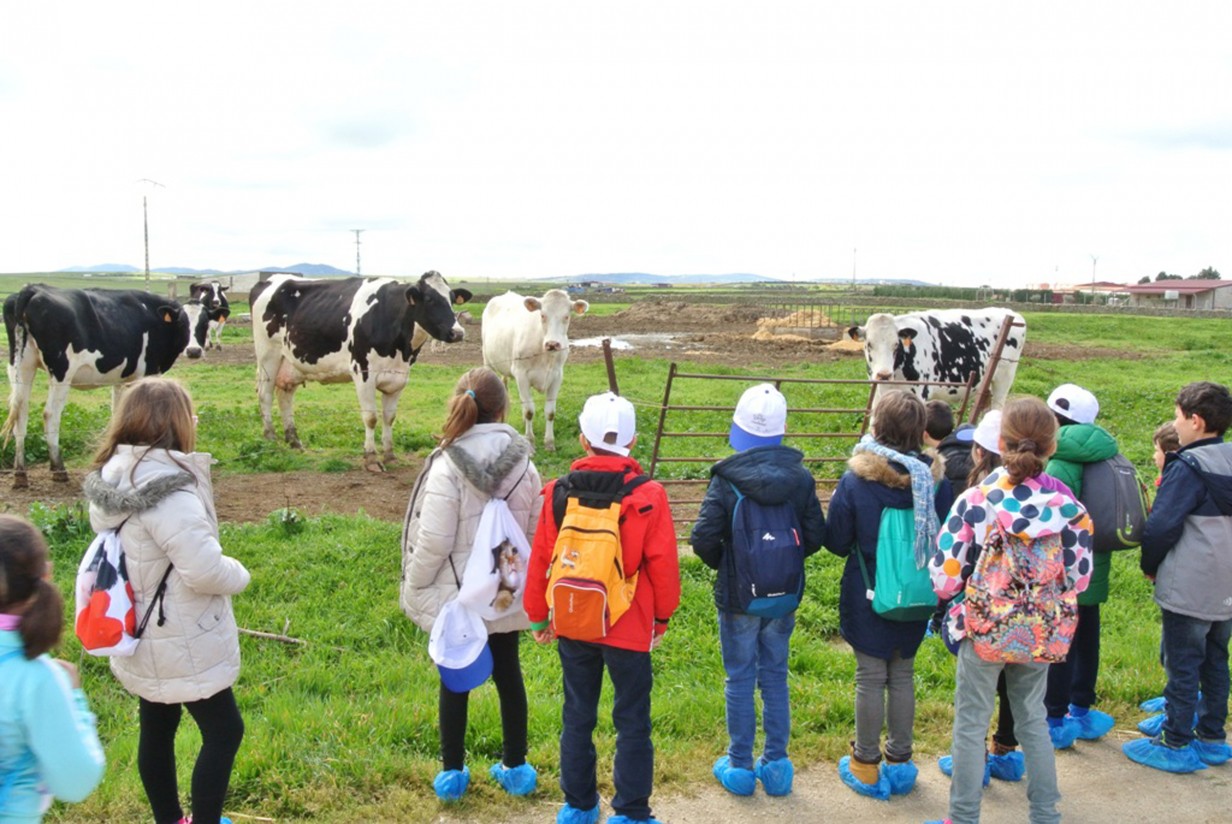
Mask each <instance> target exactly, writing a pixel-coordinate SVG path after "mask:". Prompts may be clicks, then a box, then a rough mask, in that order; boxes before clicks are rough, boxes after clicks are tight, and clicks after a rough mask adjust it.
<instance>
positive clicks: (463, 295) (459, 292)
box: [449, 289, 474, 306]
mask: <svg viewBox="0 0 1232 824" xmlns="http://www.w3.org/2000/svg"><path fill="white" fill-rule="evenodd" d="M449 296H450V297H451V298H452V299H453V302H454V305H455V306H461V305H462V304H463V303H466V302H467V301H468V300H470V299H471V298H472V297H474V295H472V294H471V293H470V291H469V290H467V289H453V290H451V291H450V292H449Z"/></svg>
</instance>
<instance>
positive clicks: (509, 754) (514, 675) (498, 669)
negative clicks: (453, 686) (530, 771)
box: [194, 632, 526, 824]
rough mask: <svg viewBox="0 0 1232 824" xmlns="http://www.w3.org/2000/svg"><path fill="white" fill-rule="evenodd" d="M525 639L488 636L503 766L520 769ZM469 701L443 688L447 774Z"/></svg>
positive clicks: (462, 754)
mask: <svg viewBox="0 0 1232 824" xmlns="http://www.w3.org/2000/svg"><path fill="white" fill-rule="evenodd" d="M521 635H522V633H521V632H497V633H493V634H491V635H489V636H488V647H489V648H490V649H491V650H492V681H493V683H495V684H496V695H497V697H498V698H499V699H500V714H501V735H502V736H503V738H504V744H503V745H502V750H501V753H502V754H501V763H502V764H504V765H505V766H506V767H520V766H521V765H523V764H525V763H526V687H525V686H524V685H523V683H522V665H521V662H520V661H519V660H518V640H519V638H521ZM469 698H470V693H469V692H450V691H449V690H447V689H445V686H444V685H443V684H442V685H441V697H440V716H441V762H442V763H443V765H444V768H445V769H446V770H460V769H462V766H463V765H464V764H465V763H466V709H467V704H468V703H469ZM194 824H196V823H195V822H194Z"/></svg>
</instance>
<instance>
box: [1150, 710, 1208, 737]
mask: <svg viewBox="0 0 1232 824" xmlns="http://www.w3.org/2000/svg"><path fill="white" fill-rule="evenodd" d="M1167 720H1168V713H1166V712H1161V713H1160V714H1159V715H1152V716H1151V717H1150V718H1145V719H1143V720H1141V721H1139V722H1138V732H1140V733H1142V734H1143V735H1145V736H1147V737H1148V738H1154V737H1155V736H1157V735H1159V733H1160V731H1161V730H1163V728H1164V722H1165V721H1167ZM1193 725H1194V726H1195V727H1196V726H1198V714H1197V713H1196V712H1195V713H1194V720H1193Z"/></svg>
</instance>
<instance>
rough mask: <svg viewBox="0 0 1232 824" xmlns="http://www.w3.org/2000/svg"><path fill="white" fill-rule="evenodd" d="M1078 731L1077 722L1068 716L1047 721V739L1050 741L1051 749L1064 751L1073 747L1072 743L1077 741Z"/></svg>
mask: <svg viewBox="0 0 1232 824" xmlns="http://www.w3.org/2000/svg"><path fill="white" fill-rule="evenodd" d="M1054 722H1055V723H1054ZM1078 730H1079V727H1078V720H1077V719H1076V718H1071V717H1069V716H1068V715H1067V716H1065V717H1064V718H1059V719H1054V718H1049V719H1048V737H1049V738H1051V739H1052V746H1053V749H1057V750H1066V749H1069V748H1070V747H1072V746H1074V742H1075V741H1077V740H1078Z"/></svg>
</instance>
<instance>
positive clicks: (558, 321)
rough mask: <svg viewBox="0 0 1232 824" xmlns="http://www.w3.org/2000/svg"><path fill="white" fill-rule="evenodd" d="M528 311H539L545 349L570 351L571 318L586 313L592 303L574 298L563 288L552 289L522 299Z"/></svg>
mask: <svg viewBox="0 0 1232 824" xmlns="http://www.w3.org/2000/svg"><path fill="white" fill-rule="evenodd" d="M522 303H523V305H524V306H525V307H526V311H528V312H538V313H539V322H540V323H542V324H543V351H545V352H567V351H569V320H570V318H572V317H573V316H574V315H575V314H576V315H584V314H586V310H587V309H589V308H590V304H589V303H587V302H586V301H584V300H573V299H572V298H570V297H569V295H568V293H567V292H565V291H564V290H563V289H550V290H548V291H547V292H546V293H545V294H544V296H543V297H541V298H527V299H526V300H524V301H522Z"/></svg>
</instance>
